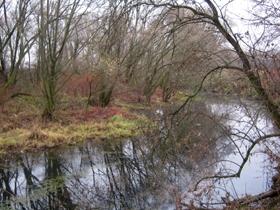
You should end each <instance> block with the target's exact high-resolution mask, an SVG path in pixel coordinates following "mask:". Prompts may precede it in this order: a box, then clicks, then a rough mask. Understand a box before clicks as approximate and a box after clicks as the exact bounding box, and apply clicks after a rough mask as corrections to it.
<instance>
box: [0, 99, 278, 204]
mask: <svg viewBox="0 0 280 210" xmlns="http://www.w3.org/2000/svg"><path fill="white" fill-rule="evenodd" d="M171 107H172V106H167V107H158V109H157V110H154V112H153V113H152V115H153V116H154V118H155V120H156V121H158V122H159V123H158V124H159V129H158V130H157V131H155V132H153V133H149V134H147V135H145V136H141V137H137V138H133V139H122V140H116V139H111V140H105V141H104V142H103V143H96V142H92V141H87V142H86V143H84V144H83V145H79V146H75V147H73V146H72V147H65V148H59V149H52V150H48V151H45V152H40V153H24V154H20V155H17V156H14V157H9V158H6V159H4V160H1V162H0V178H1V179H0V202H1V206H0V208H1V209H176V208H177V209H180V208H181V206H184V205H185V204H187V203H194V204H195V205H198V206H203V207H217V208H218V207H222V206H223V203H224V202H225V201H226V200H233V199H236V198H240V197H243V196H245V195H255V194H258V193H261V192H264V191H266V190H268V189H269V188H270V187H271V178H272V176H273V175H274V174H275V173H276V172H275V169H274V168H275V166H276V165H275V163H274V162H273V161H272V160H271V158H270V156H269V155H268V151H270V152H273V153H277V151H278V150H277V149H278V144H277V140H278V139H277V138H276V137H275V138H270V139H267V140H266V141H264V142H261V144H258V145H256V146H255V148H254V149H253V150H252V153H250V156H249V159H248V161H247V162H246V164H245V166H244V168H243V170H242V172H241V174H240V177H239V178H226V179H219V178H211V179H205V180H203V181H201V182H200V183H199V184H198V185H197V183H198V181H199V180H201V179H202V178H205V177H207V176H228V175H232V174H234V173H236V171H237V170H238V169H239V165H240V164H241V163H242V161H243V158H244V157H245V155H246V152H247V150H248V148H249V147H250V146H251V145H252V143H254V141H255V140H256V139H258V138H260V137H262V136H264V135H268V134H272V133H275V132H277V131H278V130H277V128H275V127H274V126H273V123H272V120H271V119H270V116H269V114H268V113H267V112H266V110H265V109H264V107H263V106H261V105H260V104H259V102H257V101H250V100H237V99H228V100H224V99H222V100H221V99H217V98H210V99H207V100H205V101H203V102H195V103H194V104H193V105H192V106H190V107H189V108H188V109H186V110H185V112H184V113H183V114H181V115H180V116H178V117H177V121H179V122H178V123H173V124H172V126H171V127H172V128H171V129H170V130H167V127H168V126H170V125H169V124H170V121H169V120H168V119H167V113H170V111H171V109H174V107H173V108H171ZM196 185H197V189H196V191H194V188H195V186H196Z"/></svg>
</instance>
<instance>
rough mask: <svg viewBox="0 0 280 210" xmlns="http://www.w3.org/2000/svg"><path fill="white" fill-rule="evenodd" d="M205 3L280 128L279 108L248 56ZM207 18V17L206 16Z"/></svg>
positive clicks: (213, 10) (209, 1)
mask: <svg viewBox="0 0 280 210" xmlns="http://www.w3.org/2000/svg"><path fill="white" fill-rule="evenodd" d="M205 1H206V3H207V4H208V5H209V6H210V8H211V10H212V12H213V16H212V17H210V19H211V20H212V22H213V24H214V25H215V26H216V27H217V29H218V30H219V31H220V33H221V34H222V35H223V36H224V38H225V39H226V40H227V41H228V42H229V43H230V44H231V45H232V47H233V48H234V49H235V52H236V53H237V55H238V57H239V59H240V60H241V62H242V65H243V69H242V71H243V73H244V74H245V75H246V77H247V78H248V79H249V81H250V83H251V84H252V86H253V87H254V89H255V90H256V92H257V93H258V94H259V96H260V97H261V98H262V99H263V100H264V102H265V105H266V106H267V108H268V110H269V111H270V113H271V114H272V116H273V119H274V121H275V123H276V124H277V126H278V127H279V128H280V113H279V106H278V105H276V104H275V103H274V102H273V100H272V99H271V98H270V97H269V95H268V93H267V92H266V90H265V89H264V87H263V86H262V84H261V80H260V78H259V76H258V75H256V74H255V73H254V71H253V70H252V68H251V65H250V61H249V59H248V56H247V55H246V54H245V52H244V51H243V49H242V48H241V46H240V44H239V42H238V41H237V40H236V39H234V37H233V36H232V35H231V34H230V33H229V32H228V31H227V29H226V28H225V27H224V26H223V25H222V24H221V22H220V19H219V15H218V11H217V8H216V7H215V5H214V4H213V3H212V1H211V0H205ZM208 18H209V16H208Z"/></svg>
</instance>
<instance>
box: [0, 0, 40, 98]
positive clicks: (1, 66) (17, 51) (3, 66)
mask: <svg viewBox="0 0 280 210" xmlns="http://www.w3.org/2000/svg"><path fill="white" fill-rule="evenodd" d="M36 6H37V4H36V3H34V4H33V3H32V2H31V1H29V0H19V1H17V2H16V4H14V3H13V2H12V1H6V0H3V1H2V2H1V3H0V14H1V18H0V22H1V24H0V25H1V26H0V97H1V95H3V94H5V92H6V91H7V89H9V88H10V87H12V86H13V85H14V84H15V83H16V81H17V74H18V72H19V70H20V69H21V65H22V64H23V62H24V59H25V56H26V54H27V53H28V52H29V50H30V49H31V47H32V46H33V44H34V42H35V40H36V38H37V36H38V34H37V33H33V32H34V31H33V29H32V21H33V19H32V17H33V12H34V10H35V8H36Z"/></svg>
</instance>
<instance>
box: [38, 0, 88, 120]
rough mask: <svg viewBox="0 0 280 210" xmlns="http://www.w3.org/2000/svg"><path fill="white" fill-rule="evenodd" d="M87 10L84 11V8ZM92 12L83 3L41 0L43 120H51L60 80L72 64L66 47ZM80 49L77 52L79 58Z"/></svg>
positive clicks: (40, 68) (80, 1) (40, 58)
mask: <svg viewBox="0 0 280 210" xmlns="http://www.w3.org/2000/svg"><path fill="white" fill-rule="evenodd" d="M83 7H84V8H83ZM87 8H88V5H87V4H84V1H82V0H74V1H70V0H59V1H52V0H41V1H40V18H39V19H40V20H39V24H40V25H39V34H40V35H39V44H38V70H39V72H40V73H39V75H40V81H41V85H42V91H43V96H44V99H45V110H44V112H43V115H42V116H43V119H45V120H51V119H52V117H53V112H54V111H55V108H56V105H57V94H58V90H60V86H58V81H59V77H60V76H61V75H62V72H63V70H65V68H66V67H67V65H68V64H69V63H68V62H69V60H67V59H66V60H65V59H63V58H65V57H64V56H63V55H64V53H65V49H66V43H67V42H68V41H69V40H70V37H71V35H72V34H73V33H74V32H75V27H74V26H77V25H78V24H79V22H80V20H81V17H82V15H83V14H84V13H85V12H86V10H87ZM76 54H77V49H75V56H76Z"/></svg>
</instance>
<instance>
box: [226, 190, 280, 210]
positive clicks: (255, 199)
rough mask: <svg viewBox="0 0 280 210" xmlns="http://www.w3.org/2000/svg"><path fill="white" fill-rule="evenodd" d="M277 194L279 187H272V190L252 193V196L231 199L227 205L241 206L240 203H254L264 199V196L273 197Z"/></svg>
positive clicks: (279, 193) (278, 193)
mask: <svg viewBox="0 0 280 210" xmlns="http://www.w3.org/2000/svg"><path fill="white" fill-rule="evenodd" d="M279 195H280V187H279V188H277V189H272V190H269V191H267V192H263V193H260V194H258V195H254V196H250V197H246V198H241V199H237V200H234V201H231V202H229V203H227V205H228V206H231V205H241V206H242V205H249V204H252V203H256V202H259V201H261V200H264V199H266V198H273V197H277V196H279Z"/></svg>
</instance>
